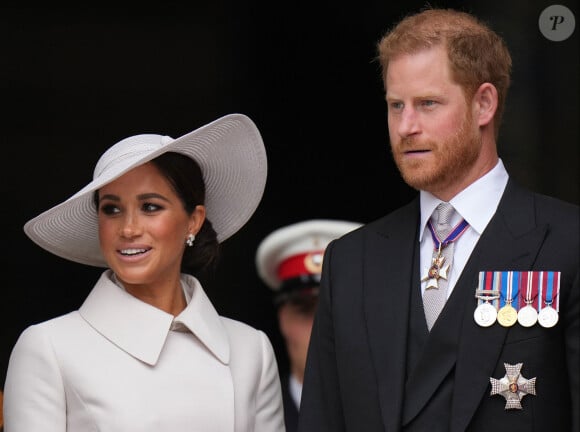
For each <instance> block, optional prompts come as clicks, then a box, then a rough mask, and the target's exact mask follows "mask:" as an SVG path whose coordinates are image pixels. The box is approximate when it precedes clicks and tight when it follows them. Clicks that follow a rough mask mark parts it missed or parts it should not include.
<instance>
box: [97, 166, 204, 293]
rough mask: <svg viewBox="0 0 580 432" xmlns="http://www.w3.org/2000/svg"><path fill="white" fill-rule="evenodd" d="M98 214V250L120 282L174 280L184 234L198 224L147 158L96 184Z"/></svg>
mask: <svg viewBox="0 0 580 432" xmlns="http://www.w3.org/2000/svg"><path fill="white" fill-rule="evenodd" d="M98 220H99V238H100V245H101V249H102V251H103V255H104V257H105V259H106V260H107V263H108V264H109V266H110V267H111V269H112V270H113V271H114V272H115V274H116V275H117V277H118V278H119V279H120V280H121V281H122V282H123V284H124V285H125V287H126V288H128V289H129V287H130V286H133V287H143V286H163V285H171V286H176V284H177V281H178V280H179V275H180V268H181V259H182V256H183V252H184V248H185V239H186V237H187V236H188V234H189V233H190V232H193V233H196V232H197V230H196V229H195V228H196V227H198V225H197V224H196V222H195V213H194V214H193V215H191V216H190V215H188V214H187V212H186V211H185V209H184V206H183V203H182V201H181V200H180V198H179V197H178V195H177V194H176V192H175V191H174V190H173V188H172V187H171V185H170V184H169V182H168V181H167V179H166V178H165V177H163V176H162V175H161V173H160V172H159V170H158V169H157V168H156V167H155V166H154V165H153V164H152V163H146V164H144V165H141V166H139V167H137V168H134V169H132V170H131V171H129V172H127V173H126V174H124V175H123V176H121V177H119V178H118V179H116V180H114V181H113V182H111V183H109V184H107V185H105V186H103V187H102V188H101V189H100V190H99V209H98Z"/></svg>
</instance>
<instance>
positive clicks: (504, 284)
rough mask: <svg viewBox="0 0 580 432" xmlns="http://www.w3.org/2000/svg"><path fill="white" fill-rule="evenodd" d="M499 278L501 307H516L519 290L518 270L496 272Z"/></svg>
mask: <svg viewBox="0 0 580 432" xmlns="http://www.w3.org/2000/svg"><path fill="white" fill-rule="evenodd" d="M496 273H497V274H499V277H500V278H501V283H500V285H501V287H500V290H501V303H500V305H501V306H502V307H503V306H505V305H512V306H513V307H514V308H516V309H518V301H517V300H518V292H519V282H520V272H515V271H514V272H512V271H502V272H496Z"/></svg>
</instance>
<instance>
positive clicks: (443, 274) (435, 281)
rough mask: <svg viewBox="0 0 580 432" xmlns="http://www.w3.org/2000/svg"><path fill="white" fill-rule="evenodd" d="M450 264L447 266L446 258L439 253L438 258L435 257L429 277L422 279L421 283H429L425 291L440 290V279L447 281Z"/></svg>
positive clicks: (428, 273)
mask: <svg viewBox="0 0 580 432" xmlns="http://www.w3.org/2000/svg"><path fill="white" fill-rule="evenodd" d="M449 266H450V264H447V265H445V257H444V256H442V255H441V253H439V254H438V255H437V256H436V257H433V259H432V261H431V267H429V271H428V272H427V276H425V277H424V278H423V279H421V282H424V281H428V282H427V286H426V287H425V289H431V288H436V289H438V288H439V279H445V280H447V274H448V272H449Z"/></svg>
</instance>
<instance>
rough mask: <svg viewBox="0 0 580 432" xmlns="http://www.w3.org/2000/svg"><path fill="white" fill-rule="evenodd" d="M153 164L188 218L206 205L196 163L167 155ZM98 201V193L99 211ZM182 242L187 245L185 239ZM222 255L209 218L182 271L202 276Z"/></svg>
mask: <svg viewBox="0 0 580 432" xmlns="http://www.w3.org/2000/svg"><path fill="white" fill-rule="evenodd" d="M151 163H153V165H155V167H156V168H157V169H158V170H159V172H160V173H161V174H162V175H163V176H164V177H165V178H166V179H167V180H168V181H169V183H170V184H171V186H172V187H173V190H174V191H175V193H176V194H177V196H178V197H179V198H180V199H181V202H182V203H183V207H184V209H185V211H186V212H187V214H191V213H192V212H193V211H194V210H195V207H196V206H198V205H204V204H205V183H204V181H203V174H202V172H201V168H200V167H199V165H198V164H197V162H195V161H194V160H193V159H191V158H190V157H188V156H185V155H182V154H180V153H175V152H167V153H163V154H162V155H160V156H158V157H156V158H155V159H153V160H152V161H151ZM98 200H99V195H98V191H96V192H95V194H94V202H95V205H96V207H97V208H98ZM183 241H184V242H185V239H183ZM219 252H220V246H219V242H218V240H217V233H216V232H215V230H214V229H213V226H212V224H211V221H210V220H209V219H207V218H206V219H205V221H204V222H203V225H202V226H201V229H200V230H199V232H198V233H197V234H196V235H195V241H194V243H193V246H191V247H190V246H186V247H185V252H184V254H183V259H182V260H181V271H183V272H185V273H191V274H195V275H196V276H200V273H205V272H213V271H214V270H215V268H216V266H217V262H218V258H219Z"/></svg>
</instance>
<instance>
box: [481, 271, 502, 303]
mask: <svg viewBox="0 0 580 432" xmlns="http://www.w3.org/2000/svg"><path fill="white" fill-rule="evenodd" d="M479 286H480V287H483V290H481V291H480V295H478V296H477V298H478V300H479V302H478V303H479V304H482V303H485V302H489V303H491V304H492V305H493V306H494V307H495V308H496V309H497V308H498V297H499V296H498V293H499V291H498V290H494V286H495V287H497V281H496V280H495V277H494V272H492V271H482V272H479Z"/></svg>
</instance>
